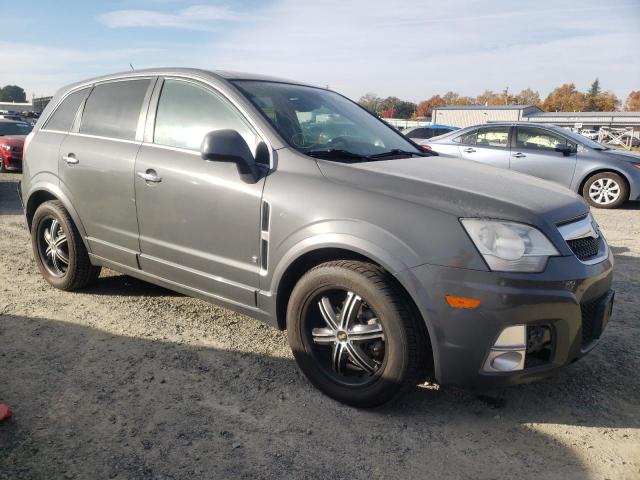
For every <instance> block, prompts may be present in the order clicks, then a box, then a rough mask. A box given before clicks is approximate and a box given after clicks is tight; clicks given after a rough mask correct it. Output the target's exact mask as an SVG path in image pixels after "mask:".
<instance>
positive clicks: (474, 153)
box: [456, 125, 510, 168]
mask: <svg viewBox="0 0 640 480" xmlns="http://www.w3.org/2000/svg"><path fill="white" fill-rule="evenodd" d="M509 130H510V127H509V126H508V125H507V126H504V125H496V126H487V127H480V128H477V129H474V130H471V131H468V132H466V133H464V134H463V135H461V136H459V137H456V140H457V141H458V143H459V145H458V154H459V156H460V157H461V158H465V159H467V160H475V161H476V162H481V163H486V164H488V165H493V166H495V167H500V168H509Z"/></svg>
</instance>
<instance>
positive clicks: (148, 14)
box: [98, 5, 239, 30]
mask: <svg viewBox="0 0 640 480" xmlns="http://www.w3.org/2000/svg"><path fill="white" fill-rule="evenodd" d="M238 18H239V16H238V14H237V13H236V12H234V11H233V10H231V9H230V8H229V7H228V6H224V5H221V6H215V5H192V6H190V7H187V8H185V9H183V10H180V11H179V12H177V13H166V12H159V11H155V10H114V11H112V12H107V13H104V14H102V15H99V16H98V20H99V21H100V22H102V23H103V24H105V25H106V26H107V27H110V28H124V27H152V28H182V29H189V30H213V29H214V28H215V24H212V22H220V21H230V20H237V19H238Z"/></svg>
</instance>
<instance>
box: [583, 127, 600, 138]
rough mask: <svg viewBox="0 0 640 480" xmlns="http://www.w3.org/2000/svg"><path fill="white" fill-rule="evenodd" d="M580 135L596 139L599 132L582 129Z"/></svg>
mask: <svg viewBox="0 0 640 480" xmlns="http://www.w3.org/2000/svg"><path fill="white" fill-rule="evenodd" d="M580 135H582V136H583V137H587V138H590V139H591V140H596V139H597V138H598V132H596V131H595V130H591V129H583V130H580Z"/></svg>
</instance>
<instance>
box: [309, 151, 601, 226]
mask: <svg viewBox="0 0 640 480" xmlns="http://www.w3.org/2000/svg"><path fill="white" fill-rule="evenodd" d="M317 163H318V166H319V168H320V171H321V172H322V174H323V175H324V176H325V177H326V178H327V179H329V180H332V181H334V182H338V183H346V184H350V185H352V186H354V187H356V188H360V189H364V190H369V191H375V192H377V193H380V194H383V195H388V196H391V197H395V198H399V199H404V200H406V201H409V202H413V203H418V204H422V205H424V206H427V207H430V208H434V209H438V210H440V211H444V212H447V213H450V214H452V215H456V216H458V217H488V218H496V219H503V220H513V221H518V222H524V223H528V224H531V225H537V226H539V227H544V226H548V225H550V224H557V223H560V222H565V221H567V220H572V219H574V218H576V217H579V216H582V215H584V214H586V213H587V212H588V211H589V207H588V205H587V204H586V203H585V202H584V200H583V199H582V197H579V196H578V195H577V194H575V193H574V192H572V191H571V190H569V189H567V188H564V187H562V186H560V185H558V184H555V183H551V182H548V181H545V180H541V179H539V178H536V177H532V176H529V175H524V174H521V173H517V172H512V171H510V170H505V169H502V168H497V167H492V166H489V165H484V164H481V163H478V162H474V161H471V160H463V159H455V158H446V157H436V156H434V157H418V158H415V157H414V158H405V159H394V160H383V161H375V162H364V163H355V164H347V163H339V162H332V161H328V160H317Z"/></svg>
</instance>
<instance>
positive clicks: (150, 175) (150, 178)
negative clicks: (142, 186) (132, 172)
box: [136, 169, 162, 183]
mask: <svg viewBox="0 0 640 480" xmlns="http://www.w3.org/2000/svg"><path fill="white" fill-rule="evenodd" d="M136 175H138V176H139V177H140V178H141V179H143V180H144V181H145V182H151V183H160V182H161V181H162V178H160V177H159V176H158V174H157V173H156V171H155V170H151V169H149V170H147V171H146V172H137V173H136Z"/></svg>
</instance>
